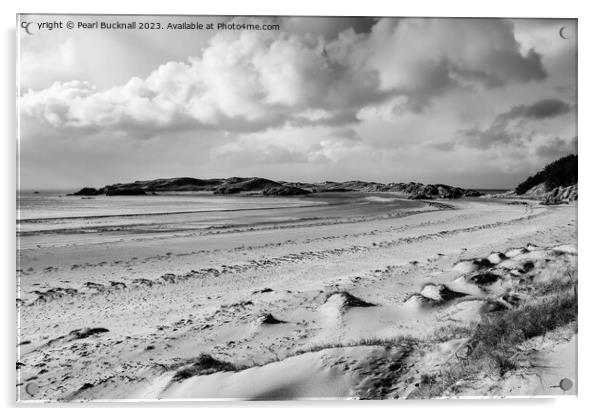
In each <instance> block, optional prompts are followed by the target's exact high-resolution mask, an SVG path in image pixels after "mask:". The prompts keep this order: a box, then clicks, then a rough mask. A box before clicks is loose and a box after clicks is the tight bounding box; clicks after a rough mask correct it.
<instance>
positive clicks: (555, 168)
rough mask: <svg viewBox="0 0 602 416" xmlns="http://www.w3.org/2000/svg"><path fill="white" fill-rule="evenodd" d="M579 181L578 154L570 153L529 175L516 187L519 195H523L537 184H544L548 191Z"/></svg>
mask: <svg viewBox="0 0 602 416" xmlns="http://www.w3.org/2000/svg"><path fill="white" fill-rule="evenodd" d="M576 183H577V155H568V156H565V157H561V158H560V159H558V160H556V161H554V162H552V163H550V164H549V165H547V166H546V167H545V168H543V169H542V170H540V171H539V172H537V173H536V174H535V175H533V176H529V177H528V178H527V179H526V180H525V181H524V182H521V183H520V184H519V185H518V186H517V187H516V189H515V192H516V194H517V195H523V194H525V193H526V192H528V191H529V190H530V189H532V188H533V187H535V186H537V185H541V184H543V185H544V188H545V190H546V191H551V190H553V189H554V188H558V187H559V186H562V187H565V186H570V185H575V184H576Z"/></svg>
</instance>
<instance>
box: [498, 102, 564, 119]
mask: <svg viewBox="0 0 602 416" xmlns="http://www.w3.org/2000/svg"><path fill="white" fill-rule="evenodd" d="M570 109H571V106H570V105H569V104H567V103H565V102H564V101H561V100H556V99H544V100H540V101H537V102H536V103H534V104H531V105H517V106H514V107H512V108H511V109H510V111H508V112H506V113H504V114H500V115H499V116H498V118H500V119H514V118H519V117H523V118H531V119H545V118H553V117H556V116H559V115H562V114H566V113H568V112H569V110H570Z"/></svg>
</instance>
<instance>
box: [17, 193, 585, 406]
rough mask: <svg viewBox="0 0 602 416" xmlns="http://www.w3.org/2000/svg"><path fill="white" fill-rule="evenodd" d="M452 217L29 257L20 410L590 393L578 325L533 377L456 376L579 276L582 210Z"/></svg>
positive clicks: (57, 249)
mask: <svg viewBox="0 0 602 416" xmlns="http://www.w3.org/2000/svg"><path fill="white" fill-rule="evenodd" d="M446 204H448V205H445V206H443V207H438V206H437V205H436V204H434V205H429V206H426V205H425V206H423V207H422V208H412V209H409V210H408V209H407V208H406V209H405V210H399V211H395V210H392V211H390V212H388V211H387V207H386V206H387V205H388V204H387V203H384V202H383V201H378V202H374V204H372V205H369V206H368V207H366V208H362V210H363V211H361V212H358V211H354V212H353V214H346V213H345V209H346V208H344V207H340V210H339V214H338V215H337V214H336V212H335V211H334V210H324V211H320V212H315V214H316V215H311V216H308V217H305V218H304V219H299V220H295V221H291V222H289V221H285V222H278V221H276V222H272V223H269V222H266V221H264V220H260V221H259V220H258V221H256V222H252V223H248V224H238V225H236V226H234V227H228V228H223V229H219V228H217V229H213V230H201V231H194V232H191V231H190V230H187V231H185V232H179V231H178V232H173V231H172V232H162V233H160V234H153V233H149V234H141V233H139V232H133V231H131V232H129V231H128V232H122V233H121V234H119V233H118V234H113V235H112V236H111V240H106V239H104V237H103V235H102V234H101V235H100V236H99V237H100V238H98V239H96V240H90V239H81V240H79V239H75V240H74V241H73V242H72V243H71V244H70V245H65V244H63V243H62V242H61V241H58V240H57V243H56V244H54V243H52V242H49V243H48V245H46V246H44V247H43V248H37V249H36V248H31V249H23V250H22V251H21V253H20V258H21V261H20V268H21V275H20V297H19V299H18V302H17V305H18V307H19V314H20V323H21V327H20V338H19V340H18V342H19V343H20V344H21V345H20V346H19V357H18V363H17V368H18V394H19V398H20V399H21V400H74V401H78V400H107V399H125V398H128V399H130V398H141V399H157V398H167V399H174V398H216V399H217V398H233V399H256V400H261V399H283V398H378V399H381V398H413V397H430V396H432V395H435V396H437V397H441V396H445V397H449V396H458V395H474V394H476V393H478V394H487V395H511V394H518V395H525V394H533V393H538V394H553V393H558V392H559V391H557V390H554V389H553V388H549V387H545V386H544V384H546V383H547V384H549V383H552V384H549V385H553V383H557V382H559V380H556V378H558V377H560V376H562V377H568V378H571V379H572V380H573V381H574V382H575V383H576V377H575V368H574V366H571V365H570V363H569V364H567V361H566V357H567V354H568V356H570V353H572V352H574V348H575V337H576V334H575V332H576V328H574V326H571V325H572V324H571V323H563V324H562V325H560V324H559V325H560V326H558V327H557V328H556V329H555V330H554V331H555V332H553V333H554V334H557V336H555V337H554V338H553V339H552V340H551V341H550V340H546V343H545V345H543V346H542V347H541V348H539V346H537V347H534V348H535V349H536V350H537V353H536V354H535V353H534V354H533V355H532V356H531V355H530V356H528V357H525V358H524V363H523V364H521V366H518V367H516V368H512V369H508V370H507V371H504V372H503V373H502V372H499V371H497V370H495V371H493V372H492V370H491V368H483V373H482V374H480V373H479V374H477V375H475V374H471V377H469V378H467V379H466V380H462V379H458V380H455V381H454V383H451V384H450V383H449V380H448V378H444V377H443V375H444V371H443V370H445V371H448V369H449V368H459V367H460V366H462V365H463V363H465V360H470V359H471V358H470V357H471V356H475V357H476V355H471V354H472V353H471V351H478V350H479V346H478V345H477V344H476V343H475V341H474V339H473V335H472V334H473V331H474V330H475V328H476V327H475V325H477V324H478V323H482V322H489V320H491V319H492V318H491V317H495V316H498V315H499V314H500V311H502V313H503V311H515V310H517V308H521V307H530V306H529V305H531V303H533V304H534V305H538V304H539V303H541V302H545V301H546V300H547V299H548V298H550V297H551V296H552V295H554V296H557V295H558V296H560V295H559V294H564V293H565V292H566V293H569V292H567V291H569V290H570V288H571V287H572V286H571V284H572V280H566V279H567V278H566V276H572V277H571V278H574V279H576V249H575V244H576V227H575V220H576V219H575V217H576V206H575V205H574V204H569V205H562V206H541V205H539V204H535V203H528V204H527V205H510V204H507V203H505V202H503V201H489V200H486V199H480V200H478V199H475V200H458V201H453V202H449V201H446ZM375 206H378V207H380V208H378V207H375ZM312 209H314V208H312ZM271 215H273V214H271ZM48 241H50V240H48ZM74 266H76V267H74ZM51 317H52V318H51ZM563 322H564V321H563ZM546 338H547V337H546ZM537 339H538V338H537V336H535V337H533V338H532V339H528V340H526V341H524V342H525V345H531V346H533V345H539V344H537V342H538V341H537ZM521 342H522V341H521ZM471 343H475V345H472V344H471ZM540 344H541V342H540ZM474 354H477V353H474ZM559 361H562V363H563V366H564V367H562V368H563V370H562V371H561V370H558V369H556V370H553V371H552V370H551V371H546V370H542V369H541V368H540V367H536V366H535V363H536V362H559ZM525 363H526V364H525ZM465 367H466V366H464V367H463V368H464V369H466V368H465ZM495 368H496V369H497V367H495ZM535 368H538V369H537V370H535ZM472 370H474V369H472ZM472 370H471V371H472ZM463 371H464V370H463ZM466 371H467V370H466ZM561 373H562V374H561ZM445 374H447V373H445ZM458 374H460V373H458ZM462 374H463V373H462ZM531 374H535V376H533V377H531ZM521 377H522V378H521ZM519 379H520V380H523V382H519ZM471 380H472V381H471ZM524 380H527V381H526V382H525V381H524ZM538 380H543V381H538ZM548 382H549V383H548ZM547 384H546V385H547ZM517 386H518V387H517ZM519 387H520V388H519Z"/></svg>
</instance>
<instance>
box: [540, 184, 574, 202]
mask: <svg viewBox="0 0 602 416" xmlns="http://www.w3.org/2000/svg"><path fill="white" fill-rule="evenodd" d="M576 200H577V184H575V185H570V186H559V187H558V188H554V189H553V190H552V191H550V192H548V193H547V194H546V195H545V197H544V198H543V201H542V204H544V205H558V204H566V203H568V202H570V201H576Z"/></svg>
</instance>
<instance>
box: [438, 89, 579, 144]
mask: <svg viewBox="0 0 602 416" xmlns="http://www.w3.org/2000/svg"><path fill="white" fill-rule="evenodd" d="M570 109H571V106H570V105H569V104H567V103H566V102H564V101H561V100H557V99H543V100H540V101H537V102H535V103H533V104H531V105H524V104H521V105H516V106H514V107H512V108H511V109H510V110H508V111H506V112H503V113H500V114H498V115H497V116H496V117H495V119H494V120H493V123H491V125H490V126H489V127H487V128H485V129H482V128H480V127H476V126H475V127H471V128H469V129H462V130H459V131H458V132H457V133H456V140H455V141H456V142H457V143H460V144H462V145H464V146H466V147H472V148H475V149H489V148H491V147H495V146H500V145H510V144H512V145H513V146H518V147H522V146H524V145H525V144H526V143H527V142H528V141H530V139H531V136H532V135H533V133H534V131H533V130H532V129H531V130H529V129H526V128H525V126H524V121H525V120H527V121H528V120H543V119H550V118H554V117H558V116H560V115H563V114H566V113H568V112H569V111H570ZM516 120H518V122H516ZM555 148H556V147H555ZM546 149H547V148H545V146H544V148H543V149H542V151H543V152H546V151H552V150H551V149H550V150H546ZM440 150H444V149H440Z"/></svg>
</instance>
